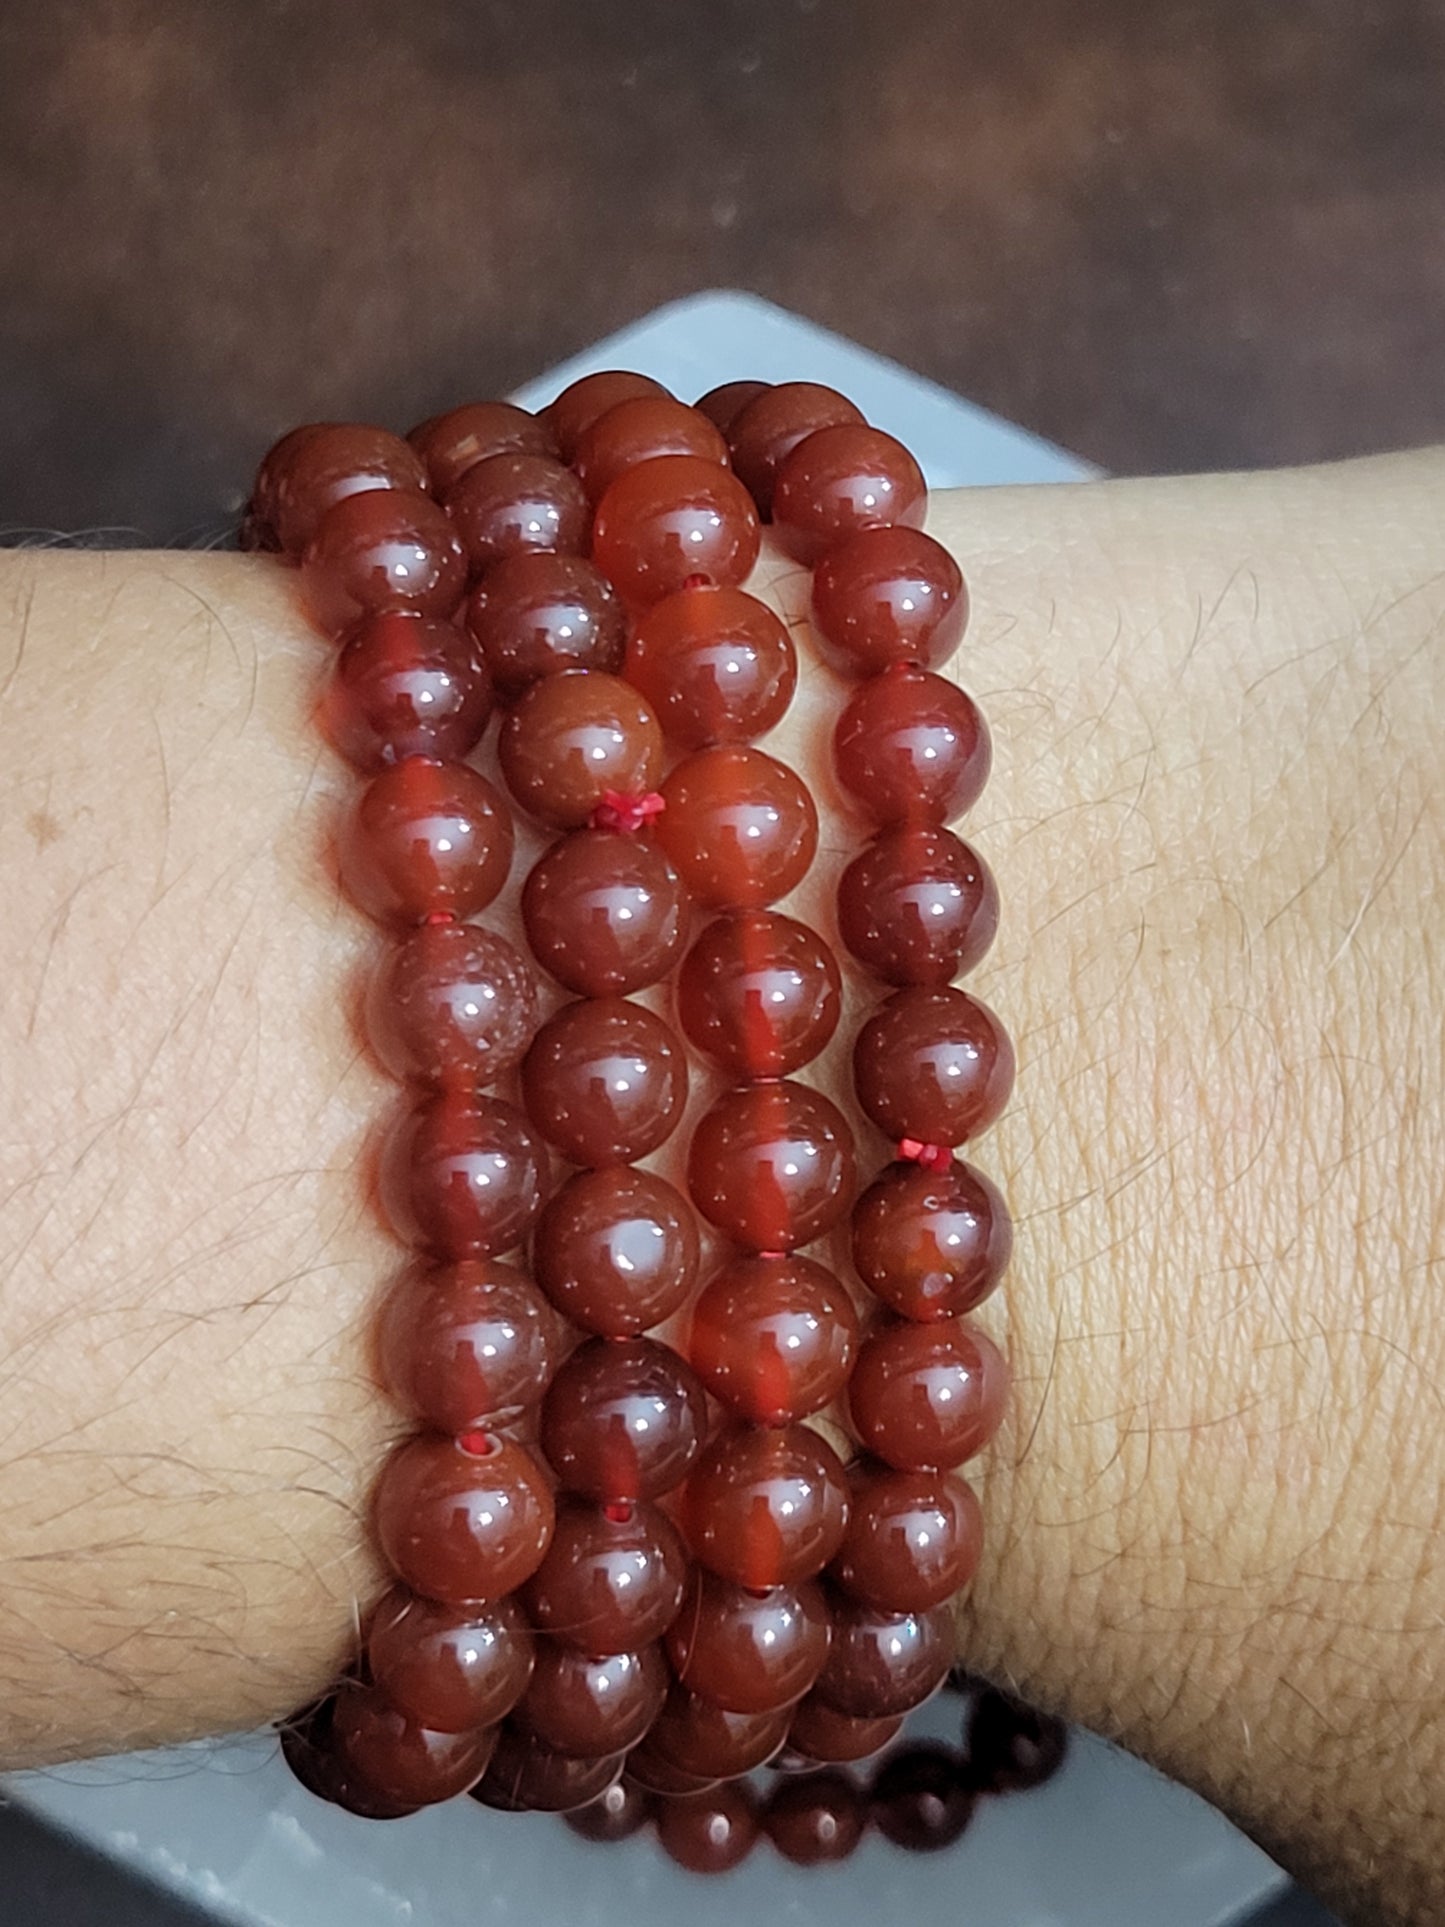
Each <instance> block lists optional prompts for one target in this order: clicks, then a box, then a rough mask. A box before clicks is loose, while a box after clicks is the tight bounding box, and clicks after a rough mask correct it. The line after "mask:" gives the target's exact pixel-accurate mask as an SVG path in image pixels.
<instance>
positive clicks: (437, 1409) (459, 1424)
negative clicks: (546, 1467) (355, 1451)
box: [377, 1258, 560, 1432]
mask: <svg viewBox="0 0 1445 1927" xmlns="http://www.w3.org/2000/svg"><path fill="white" fill-rule="evenodd" d="M559 1352H560V1343H559V1335H558V1331H557V1322H556V1318H555V1316H554V1315H553V1312H552V1308H551V1306H550V1305H549V1304H548V1303H547V1301H546V1299H545V1298H543V1296H542V1295H541V1293H540V1292H539V1291H538V1290H537V1288H536V1287H535V1286H534V1285H533V1284H532V1282H531V1280H530V1279H528V1278H527V1277H525V1276H524V1275H523V1274H522V1273H521V1272H520V1271H516V1270H514V1269H513V1267H512V1266H511V1265H501V1264H498V1263H497V1262H496V1261H495V1260H494V1259H476V1258H464V1259H462V1260H461V1261H460V1262H459V1263H456V1264H450V1265H413V1266H411V1267H410V1268H409V1269H408V1270H407V1271H406V1272H404V1273H403V1274H402V1276H401V1278H400V1279H398V1281H397V1283H396V1284H395V1286H393V1288H392V1290H391V1292H390V1293H389V1294H388V1296H387V1299H386V1302H385V1304H384V1305H383V1306H382V1309H381V1315H380V1318H379V1320H378V1323H377V1355H378V1361H379V1365H380V1371H381V1378H382V1382H383V1384H384V1385H385V1386H386V1389H387V1391H388V1392H389V1393H390V1394H391V1396H392V1398H393V1399H394V1400H395V1401H396V1402H397V1404H399V1405H400V1406H401V1407H402V1409H403V1410H404V1411H407V1412H409V1413H411V1415H412V1416H413V1417H415V1418H419V1419H422V1420H424V1421H425V1422H426V1423H427V1424H428V1425H434V1426H435V1427H436V1428H437V1430H438V1431H441V1432H466V1431H469V1430H471V1429H472V1428H474V1427H485V1426H487V1425H489V1424H492V1423H505V1422H506V1421H507V1420H508V1419H509V1418H512V1417H515V1416H516V1414H517V1412H518V1410H519V1409H520V1408H521V1407H523V1406H526V1405H532V1404H535V1403H536V1401H537V1400H538V1399H539V1398H540V1397H541V1396H542V1393H543V1392H544V1391H545V1390H546V1388H547V1385H548V1384H549V1382H550V1380H551V1376H552V1372H553V1370H554V1369H555V1367H556V1364H557V1361H558V1356H559Z"/></svg>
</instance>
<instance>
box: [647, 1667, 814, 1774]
mask: <svg viewBox="0 0 1445 1927" xmlns="http://www.w3.org/2000/svg"><path fill="white" fill-rule="evenodd" d="M791 1718H792V1709H791V1708H790V1707H786V1706H780V1707H776V1708H774V1710H773V1711H772V1712H770V1713H729V1712H727V1711H726V1710H725V1709H724V1708H723V1707H721V1706H715V1705H714V1704H713V1702H712V1701H711V1700H706V1699H703V1698H701V1697H700V1696H699V1695H698V1694H697V1693H690V1692H688V1690H687V1688H686V1687H685V1686H674V1687H673V1689H672V1691H671V1692H670V1693H669V1694H668V1696H667V1703H666V1704H665V1705H664V1707H663V1708H662V1711H661V1712H660V1713H659V1714H658V1716H657V1718H656V1719H655V1720H654V1721H653V1723H652V1728H651V1730H650V1731H649V1733H648V1736H647V1743H648V1750H649V1751H650V1752H652V1753H655V1754H656V1755H657V1756H658V1758H659V1759H662V1760H665V1761H666V1762H667V1763H668V1764H669V1765H670V1766H675V1767H676V1768H677V1769H678V1770H679V1771H680V1772H683V1773H692V1774H695V1775H696V1776H697V1777H698V1778H699V1779H707V1780H731V1779H733V1778H735V1777H736V1776H737V1775H738V1774H740V1773H750V1772H751V1771H752V1769H753V1768H754V1767H757V1766H762V1765H763V1763H764V1762H765V1761H767V1760H770V1759H771V1758H772V1757H773V1755H774V1754H775V1753H776V1752H777V1751H778V1749H779V1748H780V1747H781V1746H782V1744H783V1741H784V1740H785V1739H786V1738H787V1736H788V1722H789V1721H790V1719H791Z"/></svg>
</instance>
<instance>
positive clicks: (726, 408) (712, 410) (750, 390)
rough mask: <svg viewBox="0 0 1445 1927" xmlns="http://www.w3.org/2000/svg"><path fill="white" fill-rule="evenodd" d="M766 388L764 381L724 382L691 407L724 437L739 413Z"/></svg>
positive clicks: (709, 390)
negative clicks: (704, 416)
mask: <svg viewBox="0 0 1445 1927" xmlns="http://www.w3.org/2000/svg"><path fill="white" fill-rule="evenodd" d="M767 386H768V383H767V382H765V381H725V382H723V383H722V384H721V385H720V386H719V387H717V388H709V389H708V391H707V393H706V394H705V395H699V396H698V398H697V400H696V401H695V402H694V403H693V407H694V408H695V409H696V410H697V412H698V414H699V415H706V416H707V418H708V420H709V421H710V422H713V423H715V424H716V426H717V427H719V428H720V429H721V430H722V432H723V434H724V435H726V434H727V432H728V430H729V428H730V427H731V426H732V424H733V422H734V421H735V420H736V419H737V416H738V414H739V413H740V411H741V410H742V409H744V408H746V407H747V405H748V403H749V402H750V401H754V400H756V398H757V397H758V396H759V395H761V394H762V392H763V390H764V389H765V388H766V387H767Z"/></svg>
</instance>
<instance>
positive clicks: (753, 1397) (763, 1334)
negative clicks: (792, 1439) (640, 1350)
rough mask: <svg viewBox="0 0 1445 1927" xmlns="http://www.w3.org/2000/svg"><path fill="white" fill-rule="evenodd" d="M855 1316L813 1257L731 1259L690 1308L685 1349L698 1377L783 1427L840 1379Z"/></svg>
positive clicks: (854, 1339)
mask: <svg viewBox="0 0 1445 1927" xmlns="http://www.w3.org/2000/svg"><path fill="white" fill-rule="evenodd" d="M857 1345H858V1314H857V1313H856V1312H855V1311H854V1309H853V1301H852V1299H851V1298H850V1297H849V1296H848V1293H847V1291H846V1290H845V1289H844V1287H843V1286H842V1284H840V1282H839V1281H838V1279H837V1278H835V1277H834V1276H833V1274H832V1272H830V1271H825V1270H824V1268H823V1267H822V1265H818V1264H814V1263H813V1261H812V1260H811V1259H810V1258H804V1257H801V1256H799V1255H798V1254H797V1253H793V1254H792V1255H791V1256H789V1257H786V1258H779V1257H754V1258H735V1259H733V1260H732V1262H731V1263H729V1264H726V1265H724V1267H723V1269H722V1270H721V1271H720V1272H718V1274H717V1276H716V1277H715V1278H713V1279H712V1280H711V1281H710V1282H709V1284H708V1285H707V1286H706V1288H705V1289H704V1291H703V1292H702V1294H701V1296H700V1297H699V1298H698V1301H697V1303H696V1305H695V1306H694V1307H693V1314H692V1330H691V1332H690V1333H689V1336H688V1346H687V1353H688V1357H689V1358H690V1359H691V1360H692V1363H693V1366H694V1367H695V1369H696V1371H697V1373H698V1376H699V1377H700V1378H701V1379H702V1382H703V1384H704V1385H706V1387H707V1389H708V1390H709V1391H710V1392H711V1393H712V1394H713V1396H714V1397H715V1398H718V1399H720V1400H721V1401H722V1403H723V1404H724V1405H726V1406H727V1407H728V1408H729V1409H730V1410H731V1411H733V1412H735V1413H736V1414H737V1415H738V1417H739V1418H745V1419H750V1420H751V1421H752V1422H753V1423H754V1424H755V1425H786V1424H788V1423H789V1422H790V1421H792V1420H796V1419H801V1418H806V1417H807V1416H808V1414H809V1413H810V1412H818V1411H821V1410H822V1408H823V1407H824V1406H825V1405H827V1404H830V1403H831V1401H832V1400H833V1399H835V1398H836V1397H837V1396H838V1394H839V1392H841V1391H842V1389H843V1386H844V1385H845V1384H846V1382H847V1379H848V1373H849V1369H850V1368H851V1366H852V1363H853V1355H854V1352H855V1351H856V1349H857Z"/></svg>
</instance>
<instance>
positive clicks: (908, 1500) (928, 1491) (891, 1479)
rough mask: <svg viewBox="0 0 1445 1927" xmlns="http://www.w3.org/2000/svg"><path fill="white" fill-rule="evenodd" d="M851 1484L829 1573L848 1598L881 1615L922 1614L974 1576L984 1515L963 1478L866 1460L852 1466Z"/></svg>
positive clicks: (939, 1603) (971, 1489)
mask: <svg viewBox="0 0 1445 1927" xmlns="http://www.w3.org/2000/svg"><path fill="white" fill-rule="evenodd" d="M849 1488H850V1489H849V1502H848V1527H847V1531H846V1532H845V1534H844V1536H843V1543H842V1545H841V1547H840V1548H839V1552H838V1556H837V1558H836V1559H835V1560H834V1561H833V1565H832V1568H831V1570H832V1575H833V1577H834V1578H835V1579H836V1580H837V1581H838V1584H839V1585H840V1586H842V1587H843V1589H844V1591H845V1592H847V1593H850V1594H851V1595H852V1597H853V1598H855V1599H861V1600H862V1601H863V1602H864V1604H865V1605H869V1606H876V1607H878V1608H879V1609H880V1610H881V1611H883V1612H895V1613H901V1612H922V1611H924V1610H926V1609H927V1608H928V1607H929V1606H938V1605H941V1604H942V1603H943V1601H944V1600H946V1599H951V1598H952V1597H953V1595H954V1594H955V1593H956V1592H958V1591H959V1590H960V1588H961V1587H963V1586H966V1585H967V1584H968V1582H969V1581H970V1580H971V1579H972V1578H973V1575H974V1573H975V1571H976V1570H977V1568H978V1557H979V1553H980V1551H981V1550H982V1546H983V1512H982V1509H981V1507H980V1506H979V1503H978V1500H977V1498H976V1497H975V1496H974V1492H973V1488H972V1487H971V1486H968V1485H965V1484H964V1482H963V1480H962V1479H955V1478H952V1477H950V1476H949V1474H947V1473H946V1472H898V1471H895V1470H893V1469H892V1468H891V1467H886V1466H880V1465H874V1464H870V1463H868V1462H866V1461H865V1462H864V1463H863V1464H861V1465H857V1466H854V1467H853V1468H851V1471H850V1474H849Z"/></svg>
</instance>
